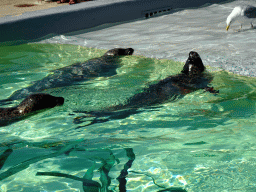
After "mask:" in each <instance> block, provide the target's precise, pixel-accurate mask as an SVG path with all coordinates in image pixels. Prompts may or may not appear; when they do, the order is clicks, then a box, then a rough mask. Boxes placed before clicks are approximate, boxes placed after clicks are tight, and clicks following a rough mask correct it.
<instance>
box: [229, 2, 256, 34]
mask: <svg viewBox="0 0 256 192" xmlns="http://www.w3.org/2000/svg"><path fill="white" fill-rule="evenodd" d="M253 19H256V7H254V6H251V5H247V6H243V7H242V6H238V7H235V8H234V9H233V11H232V12H231V13H230V15H229V16H228V17H227V21H226V22H227V28H226V30H227V31H228V29H229V27H230V25H231V23H232V22H233V21H235V20H238V21H239V22H240V23H241V28H240V29H242V23H249V22H250V23H251V27H252V28H253V24H252V20H253Z"/></svg>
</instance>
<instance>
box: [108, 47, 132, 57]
mask: <svg viewBox="0 0 256 192" xmlns="http://www.w3.org/2000/svg"><path fill="white" fill-rule="evenodd" d="M133 52H134V49H133V48H127V49H122V48H115V49H111V50H109V51H107V52H106V53H105V54H104V56H124V55H132V54H133Z"/></svg>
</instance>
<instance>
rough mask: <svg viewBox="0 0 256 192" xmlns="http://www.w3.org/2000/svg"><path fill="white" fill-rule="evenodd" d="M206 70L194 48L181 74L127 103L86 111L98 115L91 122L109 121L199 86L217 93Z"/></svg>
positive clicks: (185, 93)
mask: <svg viewBox="0 0 256 192" xmlns="http://www.w3.org/2000/svg"><path fill="white" fill-rule="evenodd" d="M204 72H205V66H204V64H203V62H202V59H201V58H200V56H199V54H198V53H197V52H194V51H191V52H190V53H189V57H188V59H187V61H186V63H185V65H184V67H183V70H182V71H181V73H180V74H178V75H174V76H169V77H167V78H165V79H163V80H160V81H159V82H158V83H156V84H152V85H149V87H147V88H144V89H143V90H142V92H140V93H137V94H135V95H134V96H132V97H131V98H129V99H128V100H127V101H126V103H124V104H119V105H115V106H111V107H109V108H106V109H104V110H103V111H95V112H94V111H92V112H84V113H86V114H90V115H91V116H95V117H96V118H95V120H93V121H92V123H91V124H94V123H98V122H105V121H109V120H110V119H120V118H125V117H128V116H129V115H131V114H134V113H138V111H137V109H139V108H142V107H150V106H154V105H158V104H162V103H165V102H171V101H176V100H178V99H181V98H183V97H184V96H185V95H187V94H188V93H191V92H194V91H197V90H199V89H204V90H205V91H208V92H210V93H213V94H217V93H218V92H219V91H216V90H214V89H213V87H209V86H208V85H209V83H210V82H211V81H212V80H213V76H212V75H210V74H209V73H204ZM106 116H108V118H107V119H100V117H106ZM74 122H75V123H79V122H80V119H79V118H78V119H75V120H74ZM89 125H90V124H89Z"/></svg>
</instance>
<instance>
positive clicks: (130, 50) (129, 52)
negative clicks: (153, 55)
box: [126, 48, 134, 55]
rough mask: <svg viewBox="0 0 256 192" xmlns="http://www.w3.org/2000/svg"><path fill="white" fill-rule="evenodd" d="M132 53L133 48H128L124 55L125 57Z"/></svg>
mask: <svg viewBox="0 0 256 192" xmlns="http://www.w3.org/2000/svg"><path fill="white" fill-rule="evenodd" d="M133 52H134V49H133V48H128V49H126V54H127V55H132V54H133Z"/></svg>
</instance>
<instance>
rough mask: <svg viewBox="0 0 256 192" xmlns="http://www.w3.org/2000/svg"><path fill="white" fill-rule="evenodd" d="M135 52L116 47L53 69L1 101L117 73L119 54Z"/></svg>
mask: <svg viewBox="0 0 256 192" xmlns="http://www.w3.org/2000/svg"><path fill="white" fill-rule="evenodd" d="M133 52H134V49H132V48H127V49H123V48H115V49H111V50H109V51H107V52H106V53H105V54H104V55H103V56H102V57H99V58H94V59H90V60H88V61H86V62H83V63H75V64H73V65H70V66H67V67H63V68H60V69H57V70H54V71H52V74H50V75H48V76H47V77H45V78H43V79H42V80H39V81H36V82H35V83H34V84H33V85H31V86H29V87H26V88H23V89H20V90H17V91H16V92H14V93H13V94H12V95H11V96H10V97H9V98H8V99H6V100H2V101H0V102H1V103H5V102H7V101H13V100H17V99H22V98H25V97H26V96H28V95H29V94H31V93H36V92H41V91H44V90H46V89H51V88H56V87H64V86H69V85H72V84H75V83H78V82H81V81H86V80H89V79H91V78H96V77H101V76H105V77H107V76H112V75H115V74H116V69H117V67H119V64H120V57H119V56H125V55H132V54H133Z"/></svg>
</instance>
